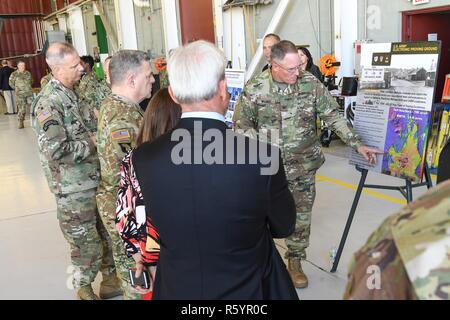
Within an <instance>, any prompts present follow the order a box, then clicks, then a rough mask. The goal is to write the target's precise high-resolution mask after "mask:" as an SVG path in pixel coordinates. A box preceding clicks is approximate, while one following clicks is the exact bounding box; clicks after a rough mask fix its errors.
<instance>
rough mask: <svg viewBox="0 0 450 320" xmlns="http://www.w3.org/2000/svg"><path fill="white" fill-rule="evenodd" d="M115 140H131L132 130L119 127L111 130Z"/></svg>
mask: <svg viewBox="0 0 450 320" xmlns="http://www.w3.org/2000/svg"><path fill="white" fill-rule="evenodd" d="M111 138H112V139H113V141H119V142H131V132H130V130H129V129H119V130H115V131H112V132H111Z"/></svg>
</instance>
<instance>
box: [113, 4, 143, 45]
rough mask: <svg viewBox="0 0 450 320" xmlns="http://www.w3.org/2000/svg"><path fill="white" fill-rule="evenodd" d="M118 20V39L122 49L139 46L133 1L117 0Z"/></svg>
mask: <svg viewBox="0 0 450 320" xmlns="http://www.w3.org/2000/svg"><path fill="white" fill-rule="evenodd" d="M115 10H116V21H117V29H118V30H119V31H118V34H117V36H118V38H119V39H118V40H119V48H120V49H132V50H136V49H137V48H138V45H137V38H136V24H135V20H134V5H133V1H123V0H116V1H115Z"/></svg>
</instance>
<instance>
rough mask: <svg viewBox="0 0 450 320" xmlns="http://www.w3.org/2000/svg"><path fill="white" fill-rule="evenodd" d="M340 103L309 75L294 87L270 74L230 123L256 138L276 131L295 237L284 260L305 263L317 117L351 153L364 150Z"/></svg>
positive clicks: (243, 99) (318, 154)
mask: <svg viewBox="0 0 450 320" xmlns="http://www.w3.org/2000/svg"><path fill="white" fill-rule="evenodd" d="M338 108H339V106H338V104H337V102H336V101H335V100H334V98H333V97H332V96H331V95H330V94H329V92H328V90H327V89H326V88H325V87H324V86H323V85H322V84H321V83H320V81H318V80H317V79H316V78H315V77H314V76H313V75H312V74H310V73H309V72H303V73H302V74H301V75H300V77H299V78H298V80H297V83H295V84H293V85H287V84H283V83H278V82H276V81H274V80H273V78H272V73H271V70H270V69H269V70H266V71H264V72H262V73H261V74H260V75H259V76H257V77H255V78H253V79H252V80H250V81H249V82H248V83H247V84H246V85H245V87H244V90H243V92H242V94H241V96H240V98H239V101H238V105H237V107H236V112H235V114H234V121H235V124H236V128H237V129H243V130H248V131H247V132H246V134H248V135H253V136H254V135H255V134H257V133H258V132H261V131H265V130H277V131H278V132H279V138H278V140H277V141H273V140H274V138H271V140H270V141H271V143H274V144H276V145H278V146H280V148H281V151H282V155H283V159H284V164H285V167H286V174H287V178H288V182H289V188H290V190H291V192H292V194H293V196H294V199H295V202H296V207H297V222H296V227H295V232H294V233H293V234H292V235H291V236H290V237H289V238H287V239H286V245H287V247H288V251H287V253H286V257H287V258H295V257H299V258H300V259H306V252H305V249H306V248H307V247H308V245H309V234H310V227H311V211H312V207H313V203H314V199H315V195H316V189H315V174H316V171H317V169H319V168H320V166H321V165H322V164H323V163H324V161H325V157H324V155H323V153H322V150H321V147H320V143H319V139H318V137H317V132H316V115H318V116H319V117H320V118H322V120H324V121H325V122H326V123H327V124H328V125H329V126H330V127H331V128H332V129H333V130H334V132H336V133H337V134H338V135H339V137H340V138H341V139H342V140H343V141H344V142H345V143H347V144H349V145H350V146H351V147H353V148H355V149H356V148H358V147H360V146H362V143H361V142H360V140H359V138H358V136H357V135H356V134H355V133H353V131H352V130H351V129H349V127H348V126H347V123H346V121H345V119H344V118H343V117H342V116H341V115H340V114H339V113H338Z"/></svg>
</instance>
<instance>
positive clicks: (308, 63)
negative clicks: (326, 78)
mask: <svg viewBox="0 0 450 320" xmlns="http://www.w3.org/2000/svg"><path fill="white" fill-rule="evenodd" d="M297 50H298V55H299V56H300V61H301V65H300V67H301V69H302V70H303V71H308V72H309V73H312V74H313V75H314V76H315V77H316V78H317V79H319V80H320V81H321V82H323V74H322V73H321V72H320V69H319V67H318V66H316V65H315V64H314V61H313V58H312V56H311V52H309V50H308V49H306V48H305V47H300V46H297Z"/></svg>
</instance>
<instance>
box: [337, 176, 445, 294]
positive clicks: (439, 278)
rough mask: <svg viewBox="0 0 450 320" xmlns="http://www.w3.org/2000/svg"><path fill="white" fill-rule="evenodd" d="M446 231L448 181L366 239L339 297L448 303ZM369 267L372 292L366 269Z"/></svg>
mask: <svg viewBox="0 0 450 320" xmlns="http://www.w3.org/2000/svg"><path fill="white" fill-rule="evenodd" d="M449 230H450V181H448V182H445V183H442V184H440V185H438V186H437V187H435V188H434V189H432V190H430V192H428V193H427V194H426V195H425V196H423V197H422V198H420V199H419V200H418V201H416V202H414V203H411V204H409V205H408V206H406V207H405V208H403V209H402V210H401V211H400V212H399V213H397V214H395V215H393V216H390V217H389V218H387V219H386V220H385V221H384V222H383V223H382V224H381V226H380V227H379V228H378V229H377V230H376V231H375V232H374V233H373V234H372V235H371V236H370V238H369V240H368V241H367V243H366V244H365V245H364V246H363V247H362V248H361V249H360V250H359V251H358V252H356V253H355V255H354V257H353V261H352V264H351V267H350V271H349V278H348V279H349V281H348V284H347V288H346V291H345V294H344V298H345V299H389V300H392V299H394V300H399V299H421V300H423V299H445V300H450V290H449V289H450V272H449V271H448V270H449V268H450V232H449ZM374 266H375V267H377V268H379V273H378V276H379V278H380V279H379V284H380V286H379V287H378V288H376V287H373V284H374V283H375V282H374V281H372V278H373V277H374V272H373V271H371V270H370V269H368V268H370V267H371V268H373V267H374ZM369 277H370V278H369ZM369 285H371V286H369Z"/></svg>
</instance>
